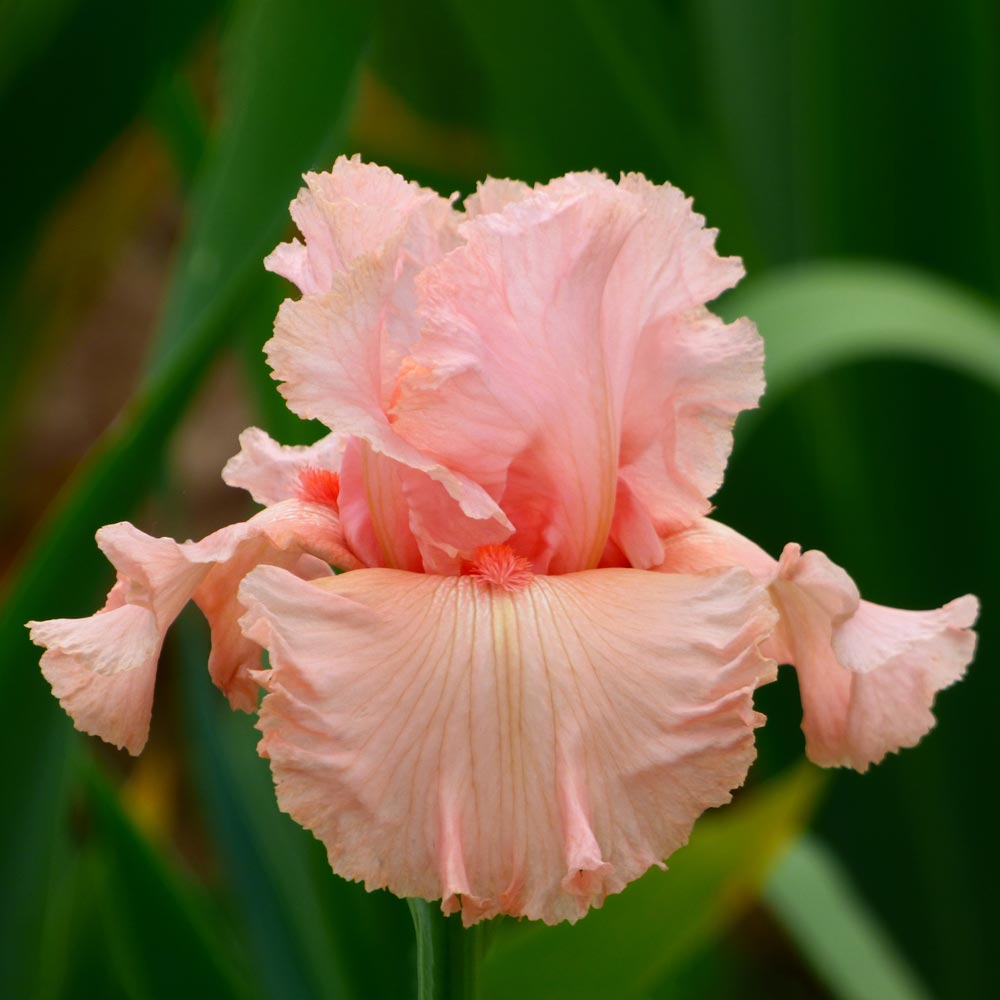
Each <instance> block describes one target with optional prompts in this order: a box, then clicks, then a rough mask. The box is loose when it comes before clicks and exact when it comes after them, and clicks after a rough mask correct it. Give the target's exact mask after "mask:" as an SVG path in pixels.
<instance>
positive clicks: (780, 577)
mask: <svg viewBox="0 0 1000 1000" xmlns="http://www.w3.org/2000/svg"><path fill="white" fill-rule="evenodd" d="M734 565H735V566H745V567H746V568H747V569H749V570H750V571H751V572H752V573H753V574H754V575H755V576H756V577H757V579H758V580H759V581H760V582H761V583H763V584H765V585H767V586H768V587H769V588H770V592H771V595H772V599H773V600H774V603H775V606H776V607H777V609H778V611H779V612H780V615H781V619H780V622H779V624H778V628H777V630H776V631H775V633H774V635H773V636H772V637H771V639H769V640H768V642H767V643H765V645H764V647H763V648H764V650H765V652H767V653H768V655H770V656H773V657H774V658H775V659H776V660H777V661H778V662H779V663H791V664H793V665H794V666H795V669H796V671H797V673H798V676H799V690H800V692H801V696H802V708H803V718H802V729H803V732H804V733H805V737H806V752H807V754H808V755H809V757H810V759H811V760H813V761H815V762H816V763H817V764H822V765H824V766H835V765H844V766H848V767H853V768H854V769H855V770H858V771H865V770H867V769H868V766H869V765H870V764H877V763H878V762H879V761H880V760H882V758H883V757H884V756H885V755H886V754H887V753H891V752H893V751H896V750H899V749H901V748H902V747H909V746H914V745H915V744H916V743H918V742H919V741H920V739H921V738H922V737H923V736H924V735H925V734H926V733H927V732H928V731H929V730H930V729H931V728H932V727H933V725H934V716H933V714H932V712H931V707H932V705H933V703H934V697H935V695H936V694H937V692H938V691H940V690H942V689H943V688H945V687H947V686H948V685H950V684H953V683H954V682H955V681H957V680H959V679H960V678H961V677H962V676H963V674H964V673H965V668H966V666H967V665H968V663H969V662H970V661H971V659H972V655H973V652H974V650H975V642H976V639H975V634H974V633H973V632H971V631H970V628H971V626H972V625H973V623H974V622H975V619H976V614H977V611H978V603H977V602H976V599H975V598H974V597H971V596H966V597H960V598H958V599H957V600H955V601H952V602H951V603H949V604H946V605H945V606H944V607H943V608H938V609H937V610H935V611H900V610H897V609H895V608H886V607H881V606H880V605H877V604H872V603H870V602H868V601H864V600H862V599H861V597H860V595H859V593H858V588H857V587H856V586H855V584H854V581H853V580H852V579H851V578H850V576H848V574H847V573H846V572H845V571H844V570H843V569H841V568H840V567H839V566H837V565H836V564H835V563H833V562H831V561H830V559H828V558H827V557H826V556H825V555H824V554H823V553H822V552H817V551H815V550H814V551H811V552H805V553H803V552H802V550H801V549H800V547H799V546H798V545H795V544H789V545H786V546H785V549H784V551H783V552H782V555H781V559H780V561H776V560H774V559H772V558H771V557H770V556H768V555H767V553H765V552H764V551H763V550H762V549H760V548H759V547H758V546H756V545H755V544H754V543H753V542H751V541H750V540H749V539H747V538H744V537H743V536H742V535H740V534H739V533H738V532H735V531H733V530H732V529H731V528H727V527H726V526H725V525H721V524H719V523H718V522H715V521H711V520H709V519H703V520H701V521H700V522H698V523H697V524H696V525H695V526H694V527H693V528H691V529H689V530H688V531H685V532H681V533H679V534H677V535H674V536H672V537H670V538H668V539H667V540H666V542H665V543H664V561H663V564H662V565H661V567H660V568H661V569H663V570H664V571H665V572H670V573H696V572H702V571H705V570H714V569H718V568H720V567H724V566H734Z"/></svg>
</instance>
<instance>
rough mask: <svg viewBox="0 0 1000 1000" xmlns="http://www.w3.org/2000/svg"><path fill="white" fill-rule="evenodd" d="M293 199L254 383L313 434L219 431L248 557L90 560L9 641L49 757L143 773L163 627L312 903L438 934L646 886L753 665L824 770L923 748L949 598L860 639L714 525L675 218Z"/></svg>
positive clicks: (721, 281)
mask: <svg viewBox="0 0 1000 1000" xmlns="http://www.w3.org/2000/svg"><path fill="white" fill-rule="evenodd" d="M306 183H307V186H306V187H305V188H303V190H302V191H301V192H300V193H299V195H298V197H297V198H296V199H295V201H294V202H293V203H292V206H291V211H292V216H293V218H294V220H295V222H296V223H297V225H298V227H299V229H300V231H301V233H302V236H303V238H304V242H300V241H299V240H294V241H292V242H291V243H287V244H283V245H282V246H280V247H278V248H277V250H275V252H274V253H273V254H272V255H271V256H270V257H269V258H268V260H267V265H268V266H269V267H270V269H271V270H273V271H276V272H277V273H279V274H281V275H283V276H285V277H286V278H288V279H289V280H290V281H292V282H293V283H294V284H295V285H296V286H297V287H298V289H299V291H300V292H301V297H300V298H298V299H297V300H294V301H293V300H289V301H286V302H285V303H284V304H283V306H282V307H281V309H280V311H279V314H278V318H277V321H276V325H275V334H274V337H273V339H272V340H271V341H270V342H269V343H268V345H267V348H266V350H267V356H268V361H269V363H270V365H271V368H272V369H273V372H274V376H275V378H276V379H277V380H278V381H279V382H280V383H281V391H282V393H283V394H284V396H285V398H286V400H287V402H288V405H289V406H290V408H291V409H292V410H293V411H294V412H295V413H297V414H298V415H299V416H302V417H305V418H315V419H318V420H320V421H322V422H323V423H324V424H325V425H326V426H327V427H328V428H329V429H330V434H329V435H328V436H327V437H326V438H324V439H322V440H321V441H320V442H318V443H317V444H315V445H312V446H309V447H296V448H290V447H283V446H281V445H279V444H277V443H275V442H274V441H272V440H271V439H270V438H269V437H268V436H267V435H266V434H264V433H263V432H262V431H259V430H257V429H253V428H252V429H250V430H248V431H246V432H245V433H244V435H243V436H242V438H241V450H240V452H239V454H238V455H237V456H236V457H235V458H233V459H231V460H230V462H229V463H228V464H227V466H226V468H225V470H224V472H223V478H224V479H225V481H226V482H227V483H229V484H230V485H232V486H236V487H240V488H243V489H245V490H247V491H249V493H250V494H251V495H252V496H253V498H254V500H256V501H257V502H258V503H259V504H261V505H262V507H263V508H264V509H263V510H262V511H261V512H260V513H259V514H257V515H256V516H255V517H253V518H251V519H250V520H249V521H247V522H246V523H243V524H237V525H233V526H230V527H227V528H223V529H222V530H220V531H218V532H216V533H214V534H212V535H210V536H208V537H207V538H205V539H203V540H202V541H200V542H187V543H183V544H180V543H177V542H175V541H173V540H171V539H166V538H160V539H156V538H151V537H149V536H147V535H145V534H143V533H142V532H140V531H139V530H138V529H136V528H134V527H132V526H131V525H128V524H117V525H111V526H108V527H105V528H102V529H101V531H100V532H98V536H97V537H98V544H99V545H100V546H101V548H102V550H103V551H104V552H105V553H106V555H107V556H108V558H109V559H110V561H111V562H112V563H113V564H114V566H115V569H116V570H117V582H116V583H115V585H114V587H113V588H112V590H111V593H110V594H109V597H108V600H107V603H106V605H105V607H104V608H103V609H102V610H101V611H99V612H98V613H97V614H95V615H94V616H92V617H91V618H87V619H83V620H68V619H62V620H55V621H48V622H40V623H31V627H32V637H33V639H34V640H35V641H36V642H37V643H39V644H40V645H43V646H45V647H47V650H46V652H45V653H44V655H43V656H42V671H43V673H44V674H45V676H46V678H47V679H48V680H49V682H50V683H51V685H52V688H53V692H54V693H55V695H56V696H57V697H58V698H59V700H60V702H61V703H62V705H63V707H64V708H65V709H66V711H67V712H68V713H69V714H70V715H71V716H72V717H73V719H74V721H75V723H76V725H77V726H78V727H79V728H80V729H82V730H84V731H86V732H88V733H92V734H95V735H97V736H100V737H102V738H103V739H105V740H108V741H109V742H112V743H114V744H116V745H118V746H123V747H125V748H126V749H128V750H129V751H130V752H132V753H138V752H139V751H140V750H141V749H142V747H143V745H144V744H145V742H146V738H147V734H148V730H149V719H150V712H151V706H152V693H153V685H154V680H155V672H156V664H157V660H158V657H159V652H160V647H161V645H162V641H163V637H164V634H165V632H166V630H167V629H168V628H169V626H170V624H171V623H172V621H173V620H174V619H175V618H176V616H177V614H178V613H179V612H180V610H181V608H182V607H183V606H184V605H185V604H186V603H187V602H188V601H189V600H194V601H195V603H196V604H197V605H198V607H199V608H200V609H201V610H202V612H203V613H204V614H205V616H206V618H207V619H208V622H209V625H210V627H211V632H212V653H211V657H210V660H209V665H208V666H209V670H210V672H211V676H212V678H213V680H214V681H215V683H216V684H217V686H218V687H219V688H220V689H221V690H222V691H223V692H225V694H226V695H227V696H228V698H229V700H230V702H231V704H232V705H233V707H234V708H239V709H243V710H246V711H250V712H254V711H259V723H258V725H259V728H260V730H261V732H262V734H263V735H262V739H261V741H260V745H259V748H260V753H261V754H262V755H263V756H264V757H266V758H268V759H269V760H270V764H271V768H272V772H273V775H274V779H275V784H276V789H277V796H278V801H279V804H280V805H281V807H282V808H283V809H284V810H285V811H286V812H288V813H290V814H291V816H292V817H294V818H295V819H296V820H297V821H298V822H299V823H301V824H302V825H303V826H305V827H307V828H308V829H310V830H312V831H313V832H314V833H315V834H316V836H317V837H319V838H320V839H321V840H322V841H323V843H324V844H325V845H326V848H327V851H328V855H329V859H330V863H331V866H332V867H333V869H334V871H336V872H337V873H339V874H341V875H343V876H345V877H347V878H351V879H357V880H362V881H364V883H365V884H366V885H367V886H368V887H369V888H376V887H388V888H389V889H390V890H392V891H393V892H395V893H396V894H398V895H401V896H415V897H423V898H426V899H441V901H442V907H443V909H444V910H445V912H455V911H461V914H462V918H463V920H464V921H465V922H466V924H471V923H474V922H476V921H478V920H480V919H483V918H487V917H492V916H495V915H497V914H501V913H506V914H512V915H517V916H526V917H529V918H533V919H541V920H544V921H546V922H548V923H554V922H557V921H560V920H576V919H578V918H579V917H580V916H582V915H584V914H585V913H586V912H587V910H588V908H589V907H591V906H599V905H600V904H601V902H602V901H603V900H604V898H605V897H606V896H607V895H608V894H609V893H614V892H618V891H620V890H621V889H623V888H624V887H625V886H626V885H627V884H628V882H630V881H632V880H633V879H635V878H637V877H638V876H639V875H641V874H642V873H643V872H644V871H646V870H647V869H648V868H649V867H650V866H652V865H662V863H663V860H664V859H665V858H667V857H668V856H669V855H670V854H671V853H672V852H673V851H674V850H676V849H677V848H678V847H680V846H681V845H683V844H684V843H685V842H686V840H687V838H688V835H689V833H690V831H691V828H692V826H693V824H694V822H695V820H696V819H697V818H698V816H699V815H701V813H702V812H704V811H705V810H706V809H708V808H711V807H714V806H719V805H722V804H723V803H725V802H727V801H728V800H729V798H730V796H731V792H732V790H733V789H735V788H737V787H738V786H739V785H741V784H742V783H743V781H744V779H745V777H746V773H747V770H748V768H749V766H750V764H751V762H752V760H753V756H754V729H755V728H756V727H757V726H758V725H760V724H761V723H762V722H763V718H762V716H760V715H759V714H758V713H756V712H755V711H754V708H753V693H754V691H755V689H756V688H757V687H758V686H759V685H761V684H764V683H767V682H769V681H770V680H772V679H773V678H774V676H775V673H776V665H777V663H791V664H793V665H794V666H795V668H796V670H797V671H798V676H799V685H800V689H801V692H802V701H803V709H804V712H803V729H804V731H805V735H806V750H807V754H808V755H809V756H810V757H811V758H812V759H813V760H814V761H816V762H817V763H819V764H823V765H847V766H851V767H854V768H856V769H858V770H865V769H866V768H867V767H868V766H869V765H870V764H871V763H874V762H877V761H878V760H880V759H881V758H882V757H883V756H884V755H885V754H886V753H888V752H890V751H893V750H897V749H899V748H900V747H904V746H910V745H912V744H914V743H916V742H917V741H918V740H919V739H920V738H921V737H922V736H923V735H924V734H925V733H926V732H927V730H928V729H929V728H930V727H931V726H932V725H933V722H934V719H933V716H932V714H931V705H932V702H933V699H934V696H935V694H936V692H937V691H938V690H940V689H941V688H943V687H945V686H947V685H948V684H950V683H952V682H954V681H955V680H957V679H958V678H959V677H961V675H962V673H963V672H964V669H965V667H966V665H967V663H968V662H969V660H970V659H971V657H972V653H973V649H974V643H975V638H974V635H973V633H972V632H971V631H969V629H970V626H971V625H972V624H973V622H974V620H975V617H976V613H977V605H976V601H975V599H974V598H972V597H963V598H960V599H958V600H956V601H953V602H952V603H950V604H948V605H946V606H945V607H943V608H941V609H938V610H935V611H928V612H907V611H897V610H894V609H889V608H882V607H878V606H876V605H873V604H870V603H868V602H865V601H863V600H861V598H860V596H859V594H858V591H857V588H856V587H855V585H854V583H853V582H852V581H851V579H850V577H849V576H848V575H847V574H846V573H845V571H844V570H842V569H840V568H839V567H838V566H836V565H835V564H834V563H832V562H831V561H830V560H829V559H828V558H827V557H826V556H824V555H823V554H822V553H819V552H805V553H803V552H802V551H801V550H800V549H799V547H798V546H797V545H794V544H790V545H788V546H786V548H785V550H784V552H783V553H782V554H781V558H780V559H779V560H774V559H772V558H771V557H770V556H769V555H767V554H766V553H764V552H763V551H762V550H761V549H759V548H758V547H757V546H756V545H755V544H754V543H752V542H750V541H749V540H747V539H745V538H743V537H742V536H740V535H738V534H737V533H736V532H734V531H732V530H731V529H729V528H726V527H725V526H723V525H721V524H719V523H718V522H715V521H713V520H712V519H710V518H709V517H708V514H709V513H710V512H711V503H710V500H709V498H710V497H711V496H712V494H713V493H714V492H715V491H716V490H717V489H718V487H719V485H720V484H721V481H722V475H723V471H724V466H725V463H726V460H727V458H728V455H729V452H730V449H731V446H732V428H733V425H734V422H735V420H736V417H737V416H738V414H739V413H740V412H741V411H743V410H745V409H748V408H751V407H753V406H755V405H756V404H757V401H758V399H759V397H760V395H761V393H762V391H763V387H764V381H763V348H762V344H761V340H760V337H759V336H758V334H757V331H756V329H755V327H754V325H753V324H752V323H751V322H750V321H749V320H746V319H742V320H738V321H736V322H735V323H731V324H726V323H724V322H722V321H721V320H720V319H719V318H717V317H716V316H714V315H713V314H712V313H711V312H710V311H709V310H708V309H707V308H706V303H708V302H710V301H712V300H713V299H714V298H716V297H717V296H718V295H719V294H720V293H721V292H723V291H724V290H726V289H727V288H730V287H731V286H732V285H734V284H735V283H736V282H737V281H738V280H739V278H740V277H741V276H742V273H743V270H742V266H741V264H740V262H739V260H737V259H735V258H723V257H720V256H719V255H718V254H717V253H716V251H715V248H714V243H715V233H714V231H712V230H707V229H705V228H704V220H703V219H702V218H701V217H700V216H698V215H696V214H695V213H694V212H693V211H692V209H691V205H690V202H689V201H688V200H687V199H685V197H684V196H683V195H682V194H681V193H680V192H679V191H677V190H676V189H674V188H672V187H670V186H667V185H663V186H656V185H653V184H651V183H650V182H648V181H647V180H646V179H645V178H643V177H641V176H639V175H627V176H624V177H622V178H621V180H620V181H619V182H618V183H614V182H612V181H610V180H608V179H607V178H606V177H604V176H603V175H600V174H596V173H593V174H573V175H568V176H566V177H563V178H559V179H558V180H555V181H552V182H551V183H549V184H546V185H543V186H537V187H533V188H532V187H529V186H527V185H524V184H521V183H518V182H511V181H495V180H488V181H486V182H485V183H483V184H481V185H480V186H479V188H478V190H477V192H476V194H474V195H473V196H471V197H470V198H468V199H466V202H465V205H464V210H462V211H459V210H457V209H456V208H455V207H454V205H453V203H452V201H451V200H449V199H444V198H442V197H440V196H438V195H437V194H435V193H434V192H432V191H429V190H426V189H424V188H421V187H419V186H417V185H416V184H413V183H407V182H406V181H405V180H404V179H403V178H401V177H399V176H398V175H396V174H394V173H392V172H391V171H389V170H387V169H384V168H381V167H376V166H373V165H369V164H364V163H361V162H360V161H359V160H358V159H350V160H349V159H343V158H342V159H340V160H338V161H337V163H336V164H335V165H334V167H333V170H332V171H331V172H329V173H325V174H309V175H307V177H306ZM333 568H336V569H337V570H342V571H347V572H341V573H338V574H336V575H335V574H334V572H333ZM262 650H267V652H268V654H269V656H268V662H269V667H268V668H267V669H263V667H262V662H261V653H262ZM261 690H263V692H264V694H263V699H262V700H260V692H261ZM258 701H259V708H258Z"/></svg>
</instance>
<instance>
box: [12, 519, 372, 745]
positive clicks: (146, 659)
mask: <svg viewBox="0 0 1000 1000" xmlns="http://www.w3.org/2000/svg"><path fill="white" fill-rule="evenodd" d="M97 539H98V544H99V545H100V547H101V549H102V551H103V552H104V553H105V555H106V556H107V557H108V559H109V560H110V561H111V562H112V564H113V565H114V567H115V569H116V570H117V571H118V581H117V583H116V584H115V586H114V588H113V589H112V591H111V593H110V594H109V595H108V601H107V603H106V605H105V607H104V608H103V609H102V610H101V611H99V612H97V614H95V615H92V616H91V617H89V618H81V619H55V620H52V621H45V622H29V623H28V624H29V627H30V628H31V638H32V640H33V641H34V642H36V643H37V644H38V645H40V646H45V647H46V648H47V652H46V653H45V654H44V655H43V656H42V664H41V666H42V673H43V674H44V675H45V677H46V679H47V680H48V681H49V683H50V684H51V685H52V688H53V692H54V693H55V695H56V697H57V698H59V700H60V702H61V703H62V705H63V708H65V710H66V711H67V713H68V714H69V715H70V716H71V717H72V718H73V720H74V722H75V723H76V725H77V726H78V728H80V729H82V730H84V731H85V732H88V733H91V734H93V735H95V736H99V737H101V738H102V739H104V740H107V741H108V742H109V743H114V744H115V745H116V746H119V747H121V746H124V747H125V748H126V749H127V750H128V751H129V752H130V753H133V754H137V753H139V751H140V750H142V748H143V746H144V745H145V743H146V738H147V736H148V733H149V716H150V708H151V705H152V697H153V687H154V684H155V680H156V666H157V661H158V659H159V656H160V649H161V646H162V644H163V638H164V636H165V634H166V632H167V629H168V628H170V626H171V625H172V624H173V622H174V620H175V619H176V617H177V615H178V614H180V612H181V610H182V608H183V607H184V605H185V604H187V602H188V601H190V600H192V599H193V600H194V601H195V602H196V603H197V604H198V606H199V607H200V608H201V610H202V612H203V613H204V614H205V617H206V618H207V619H208V622H209V625H210V626H211V630H212V652H211V654H210V657H209V672H210V673H211V675H212V679H213V681H215V683H216V685H217V686H218V687H219V688H220V689H221V690H222V691H223V692H224V693H225V694H226V695H227V696H228V698H229V700H230V703H231V704H232V705H233V707H234V708H240V709H243V710H244V711H253V710H254V709H256V707H257V696H258V694H259V687H258V685H257V684H256V682H255V681H254V680H253V678H252V676H251V672H252V671H253V670H255V669H256V668H257V667H259V666H260V647H259V646H257V645H256V644H254V643H252V642H251V641H250V640H248V639H247V638H246V637H245V636H244V635H243V633H242V632H241V631H240V629H239V626H238V624H237V622H238V619H239V616H240V615H241V614H242V613H243V609H242V608H241V607H240V605H239V604H238V602H237V592H238V588H239V584H240V581H241V580H242V579H243V577H244V576H245V575H246V574H247V573H248V572H249V571H250V570H251V569H253V567H255V566H258V565H260V564H261V563H268V564H278V565H281V566H284V567H286V568H287V569H289V570H292V571H294V572H295V573H296V574H298V575H300V576H302V577H304V578H308V579H312V578H315V577H316V576H318V575H325V574H329V573H330V569H329V566H328V563H331V562H332V563H334V564H335V565H337V564H340V565H342V564H343V563H342V561H341V560H343V559H346V558H351V559H353V557H349V554H347V553H346V552H345V551H344V549H343V545H342V544H341V537H340V524H339V521H338V519H337V517H336V515H335V514H334V513H333V512H332V511H331V510H329V509H328V508H326V507H324V506H321V505H318V504H310V503H303V502H300V501H297V500H288V501H285V502H284V503H280V504H276V505H275V506H273V507H269V508H267V510H264V511H261V513H260V514H258V515H257V516H256V517H254V518H251V519H250V520H249V521H247V522H245V523H243V524H234V525H230V526H229V527H227V528H222V529H221V530H220V531H216V532H214V533H213V534H211V535H209V536H208V537H207V538H204V539H202V540H201V541H200V542H185V543H178V542H175V541H174V540H173V539H172V538H152V537H150V536H149V535H146V534H144V533H143V532H141V531H139V529H138V528H136V527H134V526H133V525H131V524H127V523H121V524H112V525H108V526H107V527H104V528H101V530H100V531H99V532H98V533H97Z"/></svg>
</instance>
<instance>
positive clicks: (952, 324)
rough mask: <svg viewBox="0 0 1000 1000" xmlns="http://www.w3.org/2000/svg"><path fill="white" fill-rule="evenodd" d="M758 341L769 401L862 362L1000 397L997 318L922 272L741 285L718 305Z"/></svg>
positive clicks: (858, 269)
mask: <svg viewBox="0 0 1000 1000" xmlns="http://www.w3.org/2000/svg"><path fill="white" fill-rule="evenodd" d="M723 312H724V313H725V315H726V316H728V317H734V316H749V317H750V319H752V320H753V321H754V322H755V323H756V324H757V326H758V328H759V329H760V332H761V335H762V336H763V338H764V348H765V354H766V358H767V360H766V363H765V368H766V372H767V382H768V395H767V397H766V399H767V400H768V401H770V400H772V399H774V398H776V397H779V396H781V395H783V394H784V393H786V392H789V391H791V390H792V389H794V388H795V387H796V386H797V385H799V384H800V383H801V382H803V381H804V380H805V379H808V378H810V377H811V376H814V375H817V374H819V373H820V372H823V371H826V370H828V369H830V368H833V367H836V366H838V365H843V364H847V363H849V362H852V361H860V360H864V359H866V358H877V357H905V358H910V359H914V360H920V361H927V362H931V363H934V364H938V365H941V366H942V367H945V368H950V369H953V370H954V371H957V372H961V373H962V374H965V375H967V376H969V377H970V378H973V379H976V380H977V381H982V382H985V383H986V384H987V385H990V386H991V387H993V388H995V389H1000V312H998V311H997V310H996V309H995V308H994V307H993V306H991V305H990V304H988V303H987V302H986V301H985V300H982V299H980V298H979V297H977V296H975V295H973V294H971V293H969V292H967V291H965V290H963V289H962V288H960V287H958V286H956V285H953V284H951V283H950V282H947V281H944V280H943V279H941V278H938V277H935V276H933V275H930V274H925V273H923V272H921V271H918V270H915V269H912V268H907V267H902V266H899V265H893V264H883V263H875V262H865V263H854V262H845V261H823V262H818V263H813V264H804V265H799V266H795V267H789V268H785V269H782V270H779V271H774V272H771V273H769V274H766V275H765V276H764V277H762V278H760V279H757V280H754V279H749V280H747V282H746V284H745V285H744V286H741V287H740V288H739V289H737V290H736V291H735V292H733V293H732V294H731V295H729V296H727V298H726V299H725V302H724V308H723Z"/></svg>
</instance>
